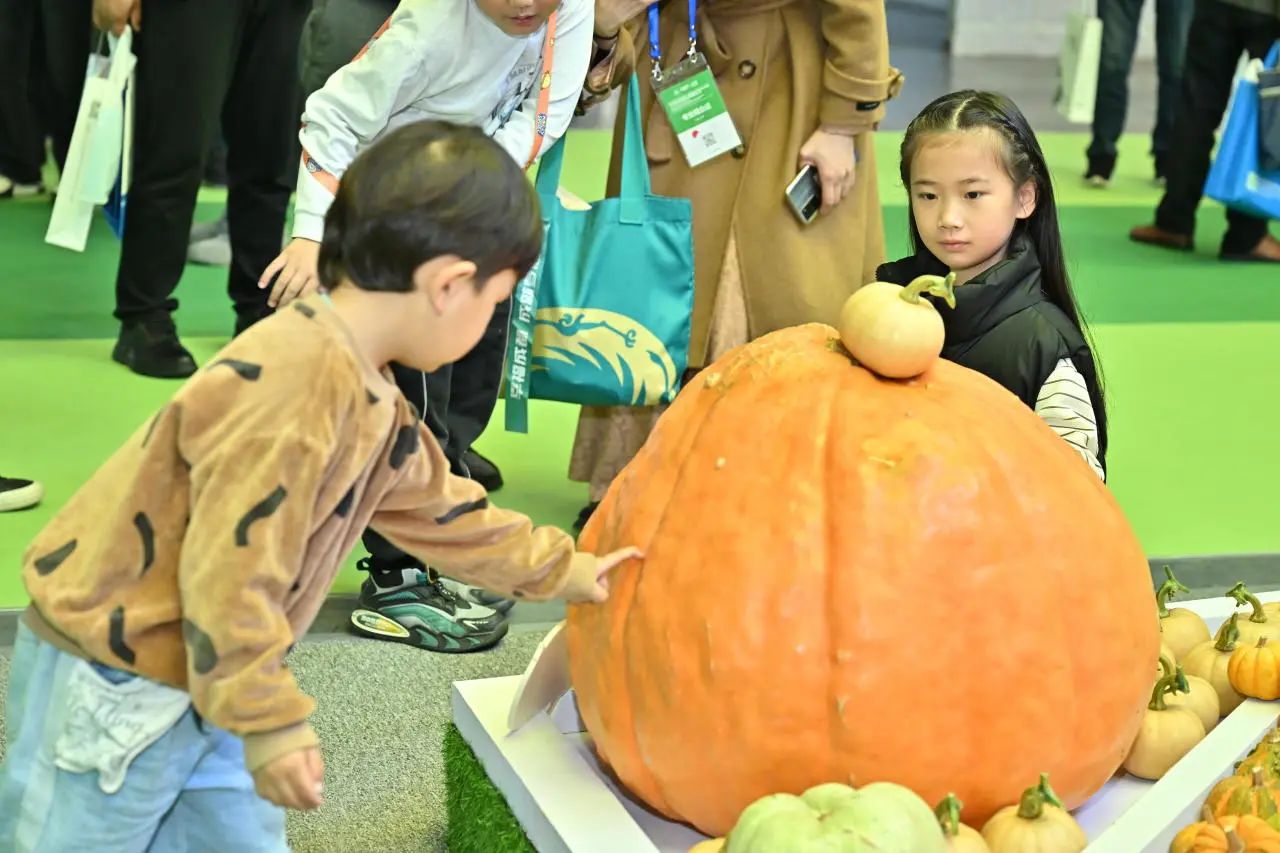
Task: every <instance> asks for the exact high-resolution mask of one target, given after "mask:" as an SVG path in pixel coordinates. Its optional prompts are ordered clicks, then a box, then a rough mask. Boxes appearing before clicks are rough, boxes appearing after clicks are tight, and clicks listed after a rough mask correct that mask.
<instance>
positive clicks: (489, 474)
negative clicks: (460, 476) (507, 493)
mask: <svg viewBox="0 0 1280 853" xmlns="http://www.w3.org/2000/svg"><path fill="white" fill-rule="evenodd" d="M462 461H463V462H465V463H466V465H467V470H468V471H469V472H471V479H473V480H475V481H476V482H477V483H479V484H480V485H482V486H484V490H485V491H486V492H496V491H498V490H499V489H501V488H502V472H501V471H499V470H498V466H497V465H495V464H493V461H492V460H491V459H488V458H486V457H484V456H481V455H480V454H479V453H477V452H475V451H474V450H468V451H467V452H466V453H464V454H463V455H462Z"/></svg>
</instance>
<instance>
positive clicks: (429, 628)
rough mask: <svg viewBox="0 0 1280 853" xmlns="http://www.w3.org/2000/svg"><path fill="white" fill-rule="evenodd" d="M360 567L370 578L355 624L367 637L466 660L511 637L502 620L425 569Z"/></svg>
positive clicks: (399, 564)
mask: <svg viewBox="0 0 1280 853" xmlns="http://www.w3.org/2000/svg"><path fill="white" fill-rule="evenodd" d="M357 566H358V567H359V568H360V569H361V570H363V571H367V572H368V573H369V577H368V578H367V579H366V580H365V582H364V583H362V584H361V585H360V607H359V608H357V609H356V610H355V611H353V612H352V614H351V624H352V626H353V627H354V628H355V629H356V630H357V631H358V632H359V633H361V634H364V635H365V636H368V637H375V638H377V639H379V640H391V641H392V642H396V643H408V644H409V645H412V646H419V647H421V648H424V649H428V650H430V651H433V652H447V653H455V654H460V653H464V652H478V651H481V650H483V649H487V648H490V647H491V646H495V645H497V644H498V642H499V641H500V640H502V638H503V637H505V636H506V634H507V622H506V620H505V619H504V618H503V616H502V614H500V613H498V612H497V611H495V610H494V609H493V608H491V607H485V606H483V605H481V604H477V603H475V602H473V601H464V600H461V599H459V598H458V596H457V595H455V594H454V593H453V591H452V590H450V589H449V588H448V587H446V586H445V585H444V584H443V583H441V582H440V576H439V574H437V573H436V572H435V571H434V570H427V571H424V570H423V569H422V566H421V564H418V563H412V564H406V563H404V562H397V563H396V564H395V565H394V566H388V565H385V564H383V565H379V561H375V560H374V559H372V558H369V557H366V558H365V559H363V560H360V561H359V562H358V563H357Z"/></svg>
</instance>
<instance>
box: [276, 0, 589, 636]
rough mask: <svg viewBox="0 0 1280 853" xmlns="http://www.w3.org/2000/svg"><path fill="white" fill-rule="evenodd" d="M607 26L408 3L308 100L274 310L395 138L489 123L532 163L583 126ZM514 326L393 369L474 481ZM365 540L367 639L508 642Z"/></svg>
mask: <svg viewBox="0 0 1280 853" xmlns="http://www.w3.org/2000/svg"><path fill="white" fill-rule="evenodd" d="M593 29H594V4H593V2H592V0H403V2H401V3H400V5H399V6H398V7H397V8H396V10H395V13H394V14H393V15H392V16H391V17H390V18H389V19H388V20H387V22H386V23H385V24H383V25H382V27H381V28H380V29H379V30H378V31H377V32H376V33H375V34H374V35H373V38H372V39H371V40H370V41H369V43H368V44H367V45H366V46H365V48H364V49H363V50H361V51H360V53H359V54H357V56H356V58H355V59H354V60H352V61H351V62H350V63H349V64H348V65H346V66H345V67H343V68H341V69H339V70H338V71H336V72H335V73H334V74H333V75H332V76H331V77H330V78H329V80H328V82H327V83H326V84H325V85H324V86H323V87H322V88H320V89H319V90H317V91H316V92H314V93H313V94H312V95H311V96H310V97H309V98H308V99H307V102H306V107H305V110H304V113H303V116H302V130H301V132H300V134H299V139H300V140H301V142H302V149H303V151H302V164H301V167H300V169H299V174H298V190H297V197H296V201H295V207H294V225H293V240H292V241H291V242H290V243H289V245H288V246H287V247H286V248H285V250H284V251H283V252H282V253H281V254H280V256H279V257H278V258H276V260H275V261H273V262H272V263H271V265H270V266H268V267H267V269H266V271H265V272H264V273H263V275H262V279H261V281H260V283H259V284H260V286H261V287H264V288H265V287H271V288H272V290H271V295H270V299H269V302H270V304H271V305H272V306H276V307H278V306H280V305H284V304H286V303H288V302H289V301H291V300H293V299H296V298H298V297H299V296H303V295H306V294H307V293H310V292H311V291H313V290H315V289H316V287H317V278H316V259H317V255H318V253H319V248H320V241H321V238H322V237H323V236H324V231H325V224H324V218H325V213H326V211H327V210H328V209H329V205H330V204H331V203H332V201H333V193H334V189H335V188H336V186H337V183H338V179H339V178H340V177H341V176H342V174H343V172H345V171H346V168H347V166H348V165H349V164H350V163H351V162H352V161H353V160H354V159H355V157H356V155H357V154H358V153H359V152H360V151H362V150H364V149H365V148H367V147H368V146H369V145H371V144H372V143H373V142H375V141H377V140H378V139H380V138H381V137H383V136H384V135H386V134H387V133H389V132H390V131H392V130H394V129H395V128H397V127H401V126H403V125H406V124H410V123H413V122H417V121H421V120H424V119H441V120H445V121H449V122H452V123H454V124H462V125H471V126H475V127H479V128H481V129H482V130H483V131H484V132H485V134H486V135H488V136H491V137H492V138H493V139H494V140H495V141H496V142H498V143H499V144H500V145H501V146H502V148H503V149H505V150H506V151H507V153H508V154H510V155H511V157H512V158H513V159H514V160H515V161H516V162H517V163H519V164H520V165H522V166H524V167H525V168H528V167H529V166H532V165H533V163H534V162H536V160H537V159H538V157H539V156H540V155H541V154H542V153H543V152H545V151H546V150H547V149H549V148H550V147H551V145H552V144H554V143H555V141H556V140H557V139H559V138H560V137H561V136H562V135H563V134H564V132H565V131H566V130H567V128H568V126H569V122H570V120H571V119H572V117H573V113H574V110H575V108H576V107H577V104H578V98H579V95H580V94H581V92H582V84H583V80H584V78H585V77H586V73H587V66H588V64H589V62H590V59H591V53H592V38H593ZM451 236H452V235H442V240H444V241H445V242H447V241H448V240H449V239H450V238H451ZM273 278H274V284H273V283H272V279H273ZM509 316H510V302H509V301H508V302H506V303H503V304H502V305H500V306H499V307H498V310H496V311H495V312H494V315H493V319H492V321H491V322H490V325H489V327H488V329H487V330H486V332H485V334H484V337H483V338H482V339H481V341H480V343H479V344H478V345H477V346H476V348H475V349H474V350H473V351H472V352H471V353H470V354H469V355H468V356H467V357H466V358H464V359H462V360H461V361H459V362H457V363H456V364H453V365H449V366H446V367H444V368H442V369H441V370H439V371H436V372H434V373H431V374H423V373H420V372H418V371H414V370H409V369H406V368H403V367H401V366H399V365H393V366H392V369H393V371H394V373H395V376H396V382H397V385H398V386H399V387H400V389H401V391H402V392H404V394H405V396H406V397H407V398H408V399H409V400H410V401H411V402H412V403H413V404H414V405H415V406H416V407H417V409H418V411H420V412H422V413H423V419H424V420H425V421H426V423H427V425H428V427H429V428H430V429H431V431H432V433H433V434H434V435H435V437H436V439H437V440H438V441H439V443H440V445H441V447H442V448H443V449H444V452H445V456H446V457H447V458H448V460H449V463H450V466H451V468H452V471H453V473H454V474H456V475H459V476H470V475H471V471H470V470H469V468H468V465H467V461H466V460H467V458H469V454H468V450H469V449H470V447H471V444H472V443H473V442H474V441H475V440H476V439H477V438H479V436H480V434H481V433H482V432H483V431H484V429H485V427H486V426H487V424H488V421H489V417H490V415H491V414H492V412H493V408H494V404H495V403H496V401H497V397H498V391H499V388H500V386H501V381H502V365H503V360H504V356H505V352H506V333H507V324H508V318H509ZM364 544H365V547H366V549H368V551H369V554H370V556H369V558H367V559H364V560H361V561H360V562H359V565H360V568H361V569H363V570H365V571H367V572H368V573H369V577H368V579H367V580H365V582H364V583H363V585H362V586H361V591H360V610H359V611H357V612H356V614H354V615H353V619H352V621H353V623H354V624H355V625H356V627H357V628H358V629H360V630H362V631H363V632H364V633H366V634H369V635H371V636H375V637H380V638H382V639H389V640H394V641H398V642H406V643H411V644H413V645H418V646H421V647H424V648H428V649H431V650H433V651H444V652H470V651H478V650H481V649H484V648H488V647H489V646H492V645H494V644H495V643H497V642H498V641H500V640H501V639H502V637H503V636H504V635H505V633H506V630H507V626H506V623H505V618H504V615H503V614H504V613H505V611H506V610H507V609H509V608H510V606H511V604H512V602H510V601H509V600H506V599H503V598H500V597H498V596H496V595H493V594H490V593H488V592H485V591H483V590H479V589H475V588H472V587H468V586H466V585H463V584H460V583H458V582H456V581H453V580H450V579H447V578H445V579H441V578H440V577H439V576H438V575H437V574H436V573H435V571H433V570H432V569H431V568H430V567H427V566H424V565H422V564H421V563H419V562H417V561H416V560H415V559H414V558H413V557H411V556H408V555H406V554H404V553H403V552H401V551H400V550H399V549H398V548H396V547H395V546H393V545H392V544H391V543H389V542H387V541H386V540H385V539H383V538H382V537H380V536H378V535H377V534H376V533H374V532H373V531H369V532H368V533H367V534H366V536H365V537H364ZM499 611H501V612H499ZM371 626H372V627H371ZM375 629H376V630H375Z"/></svg>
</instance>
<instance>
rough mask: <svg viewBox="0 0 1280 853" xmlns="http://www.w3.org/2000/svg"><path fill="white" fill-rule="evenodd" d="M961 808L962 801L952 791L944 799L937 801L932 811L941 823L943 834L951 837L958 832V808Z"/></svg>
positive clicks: (962, 805)
mask: <svg viewBox="0 0 1280 853" xmlns="http://www.w3.org/2000/svg"><path fill="white" fill-rule="evenodd" d="M963 808H964V803H962V802H960V798H959V797H957V796H956V795H955V794H954V793H950V794H947V796H946V799H944V800H943V801H942V802H940V803H938V805H937V807H936V808H935V809H934V810H933V813H934V815H935V816H936V817H937V818H938V823H940V824H942V834H943V835H945V836H947V837H948V838H953V837H955V836H957V835H959V834H960V810H961V809H963Z"/></svg>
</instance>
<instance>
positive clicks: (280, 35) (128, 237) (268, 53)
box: [116, 0, 310, 321]
mask: <svg viewBox="0 0 1280 853" xmlns="http://www.w3.org/2000/svg"><path fill="white" fill-rule="evenodd" d="M309 6H310V0H165V2H161V3H148V4H146V5H145V7H144V12H143V14H144V20H143V23H142V29H141V30H140V31H139V32H138V33H137V34H136V38H135V42H134V51H135V52H136V53H137V55H138V69H137V93H136V105H135V109H136V113H135V120H134V140H133V146H134V148H133V160H134V164H133V182H132V185H131V187H130V190H129V210H128V216H127V218H126V222H125V233H124V240H123V245H122V247H121V253H120V272H119V275H118V277H117V279H116V317H117V318H119V319H120V320H126V321H128V320H143V319H147V318H151V317H157V316H163V315H166V314H168V313H171V312H172V311H173V310H174V309H176V308H177V307H178V303H177V300H175V299H174V298H173V291H174V289H175V288H176V287H177V286H178V280H179V279H180V278H181V277H182V270H183V267H184V266H185V264H186V259H187V238H188V236H189V234H190V231H191V220H192V217H193V215H194V213H195V205H196V194H197V192H198V191H199V189H200V180H201V177H202V174H203V171H204V160H205V154H206V152H207V151H208V150H209V147H210V143H211V142H212V140H213V137H214V134H215V133H216V132H217V131H218V128H219V127H221V129H222V132H223V134H224V136H225V138H226V142H227V223H228V228H229V230H230V236H231V251H232V262H231V271H230V280H229V283H228V287H227V289H228V292H229V293H230V295H231V300H232V302H233V303H234V305H235V308H236V312H237V314H239V315H241V316H246V317H252V316H257V315H261V314H263V313H265V312H266V311H267V307H266V304H267V291H265V290H261V289H259V288H258V276H259V275H260V274H261V273H262V270H264V269H266V266H267V264H269V263H270V262H271V260H272V259H273V258H275V257H276V255H278V254H279V253H280V249H281V246H282V241H283V237H284V221H285V212H286V210H287V208H288V204H289V196H290V195H291V194H292V192H293V187H294V183H295V177H296V166H295V163H296V161H295V159H294V157H293V152H294V151H295V149H296V142H295V140H294V136H295V135H296V132H297V127H298V116H297V115H296V110H295V105H296V104H297V98H298V77H297V63H298V40H299V37H300V34H301V32H302V24H303V21H304V20H305V19H306V15H307V9H308V8H309Z"/></svg>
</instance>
